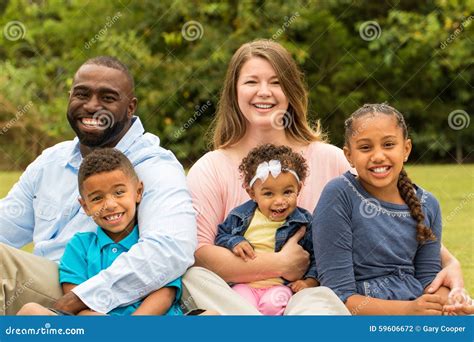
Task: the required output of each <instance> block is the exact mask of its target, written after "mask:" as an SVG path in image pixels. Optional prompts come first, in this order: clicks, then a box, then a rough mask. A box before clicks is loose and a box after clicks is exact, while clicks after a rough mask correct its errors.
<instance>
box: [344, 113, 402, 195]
mask: <svg viewBox="0 0 474 342" xmlns="http://www.w3.org/2000/svg"><path fill="white" fill-rule="evenodd" d="M352 132H353V133H352V136H351V137H350V139H349V146H345V147H344V154H345V155H346V158H347V160H348V161H349V163H350V164H351V165H352V166H353V167H355V168H356V170H357V173H358V179H359V181H360V183H361V184H362V186H363V187H364V188H365V189H366V190H367V191H368V192H369V193H370V194H372V195H373V196H374V197H376V198H378V199H380V200H385V201H388V202H392V201H393V199H394V198H399V196H400V195H399V192H398V188H397V183H398V176H399V174H400V171H401V170H402V168H403V163H404V162H405V161H406V160H407V159H408V156H409V154H410V151H411V140H410V139H405V138H404V137H403V131H402V128H401V127H400V126H398V125H397V120H396V117H395V116H394V115H386V114H381V113H377V114H376V115H375V116H372V115H365V116H363V117H361V118H358V119H356V120H354V122H353V127H352Z"/></svg>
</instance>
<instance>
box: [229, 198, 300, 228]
mask: <svg viewBox="0 0 474 342" xmlns="http://www.w3.org/2000/svg"><path fill="white" fill-rule="evenodd" d="M256 209H257V202H255V201H253V200H249V201H247V202H245V203H244V204H242V205H240V206H238V207H237V208H235V209H233V210H232V211H231V212H230V213H229V215H234V216H237V217H238V218H240V219H241V220H242V221H244V220H245V219H247V218H249V217H252V216H253V214H254V212H255V210H256ZM285 222H287V223H292V222H296V223H308V222H309V221H308V219H307V218H306V216H305V215H304V213H303V211H302V210H301V209H300V208H299V207H296V209H295V210H294V211H293V212H292V213H291V214H290V215H289V216H288V217H287V218H286V220H285Z"/></svg>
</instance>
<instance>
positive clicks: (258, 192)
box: [248, 172, 300, 221]
mask: <svg viewBox="0 0 474 342" xmlns="http://www.w3.org/2000/svg"><path fill="white" fill-rule="evenodd" d="M299 191H300V184H299V182H298V181H297V180H296V178H295V176H293V175H292V174H291V173H289V172H282V173H280V174H279V175H278V177H277V178H273V176H272V175H271V174H270V175H268V178H267V179H266V180H265V182H263V183H262V181H261V180H260V179H257V181H256V182H255V183H254V185H253V187H252V189H249V190H248V193H249V195H250V197H251V198H252V199H253V200H254V201H255V202H257V204H258V208H259V209H260V211H261V212H262V214H263V215H265V216H266V217H268V218H269V219H270V220H272V221H284V220H286V218H287V217H288V216H289V215H290V214H291V213H292V212H293V211H294V210H295V208H296V200H297V198H298V193H299Z"/></svg>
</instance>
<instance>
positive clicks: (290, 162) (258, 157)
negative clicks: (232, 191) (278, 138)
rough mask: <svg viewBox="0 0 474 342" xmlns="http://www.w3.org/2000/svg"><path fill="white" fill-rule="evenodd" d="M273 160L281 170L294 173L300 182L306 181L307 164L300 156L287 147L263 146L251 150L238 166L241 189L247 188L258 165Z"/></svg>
mask: <svg viewBox="0 0 474 342" xmlns="http://www.w3.org/2000/svg"><path fill="white" fill-rule="evenodd" d="M273 159H274V160H279V161H280V163H281V167H282V169H283V168H288V169H291V170H293V171H295V172H296V174H297V175H298V177H299V179H300V181H301V182H303V181H304V180H305V179H306V176H307V175H308V164H307V163H306V160H305V159H304V158H303V156H302V155H301V154H299V153H296V152H294V151H293V150H292V149H291V148H290V147H288V146H284V145H282V146H276V145H273V144H264V145H260V146H258V147H255V148H254V149H252V150H251V151H250V152H249V154H247V156H246V157H245V158H244V159H242V163H241V164H240V165H239V171H240V174H241V176H242V179H243V187H244V188H247V187H248V186H249V184H250V181H251V180H252V178H253V177H254V176H255V173H256V172H257V167H258V165H260V164H261V163H263V162H269V161H270V160H273ZM283 172H285V171H283Z"/></svg>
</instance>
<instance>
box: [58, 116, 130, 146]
mask: <svg viewBox="0 0 474 342" xmlns="http://www.w3.org/2000/svg"><path fill="white" fill-rule="evenodd" d="M67 120H68V121H69V125H70V126H71V128H72V129H73V131H74V132H75V133H76V136H77V137H78V138H79V142H80V143H81V144H82V145H85V146H87V147H92V148H94V147H104V146H108V145H109V144H110V143H111V142H113V141H114V140H115V139H116V138H117V136H119V135H120V133H121V132H122V131H123V130H124V128H125V126H126V125H127V124H128V122H129V118H128V117H127V113H124V115H123V120H121V121H117V122H114V123H113V124H112V125H111V126H110V127H106V128H104V129H103V130H102V131H101V132H100V133H98V134H92V133H83V132H82V131H81V130H80V129H79V127H78V121H77V119H74V118H72V116H71V115H69V113H68V115H67Z"/></svg>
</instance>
